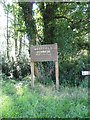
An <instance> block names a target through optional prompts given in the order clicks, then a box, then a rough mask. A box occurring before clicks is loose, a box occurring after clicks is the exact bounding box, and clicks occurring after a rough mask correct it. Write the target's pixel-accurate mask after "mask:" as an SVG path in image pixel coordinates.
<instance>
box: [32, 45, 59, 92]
mask: <svg viewBox="0 0 90 120" xmlns="http://www.w3.org/2000/svg"><path fill="white" fill-rule="evenodd" d="M30 51H31V86H32V87H34V62H43V61H54V62H55V75H56V90H58V89H59V79H58V76H59V72H58V49H57V43H55V44H48V45H36V46H31V50H30Z"/></svg>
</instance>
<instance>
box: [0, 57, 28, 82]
mask: <svg viewBox="0 0 90 120" xmlns="http://www.w3.org/2000/svg"><path fill="white" fill-rule="evenodd" d="M2 73H4V74H5V75H6V76H9V77H10V76H12V77H14V78H15V79H18V78H19V79H20V80H22V78H23V77H25V76H27V75H30V62H29V59H27V58H26V57H25V56H21V57H20V58H18V60H17V61H14V60H13V59H12V61H8V60H7V59H5V58H3V59H2Z"/></svg>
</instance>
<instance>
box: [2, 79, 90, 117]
mask: <svg viewBox="0 0 90 120" xmlns="http://www.w3.org/2000/svg"><path fill="white" fill-rule="evenodd" d="M1 84H2V95H1V96H0V105H1V106H0V109H1V112H0V115H1V116H0V118H1V117H3V118H76V117H78V118H84V117H88V115H87V113H88V88H87V87H83V86H80V87H71V88H69V87H63V86H60V90H59V91H58V92H57V93H55V90H54V85H51V86H47V87H46V86H44V85H42V84H40V83H36V84H35V88H34V89H32V88H31V86H30V85H29V84H28V82H27V81H26V82H25V81H22V82H20V81H18V82H16V81H14V80H7V81H6V80H5V81H4V80H1Z"/></svg>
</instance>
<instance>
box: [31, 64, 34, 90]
mask: <svg viewBox="0 0 90 120" xmlns="http://www.w3.org/2000/svg"><path fill="white" fill-rule="evenodd" d="M31 87H32V88H33V87H34V62H31Z"/></svg>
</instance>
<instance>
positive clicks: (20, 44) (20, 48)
mask: <svg viewBox="0 0 90 120" xmlns="http://www.w3.org/2000/svg"><path fill="white" fill-rule="evenodd" d="M19 46H20V47H19V56H20V55H21V51H22V37H21V38H20V43H19Z"/></svg>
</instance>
